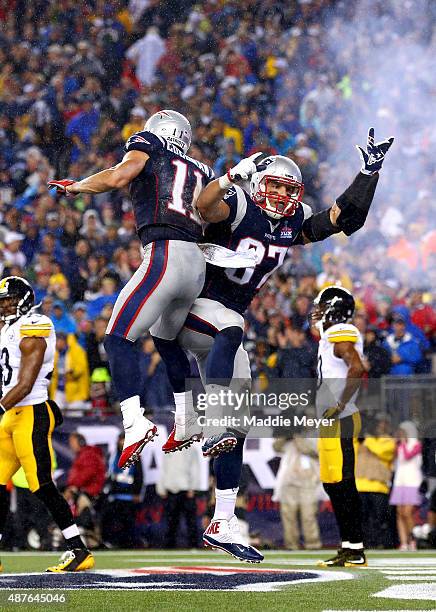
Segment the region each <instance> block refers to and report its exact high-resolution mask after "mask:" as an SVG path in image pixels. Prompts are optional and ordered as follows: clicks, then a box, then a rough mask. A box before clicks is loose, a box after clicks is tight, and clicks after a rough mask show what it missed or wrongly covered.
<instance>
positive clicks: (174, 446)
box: [162, 425, 203, 453]
mask: <svg viewBox="0 0 436 612" xmlns="http://www.w3.org/2000/svg"><path fill="white" fill-rule="evenodd" d="M175 434H176V426H175V425H174V427H173V429H172V431H171V433H170V435H169V436H168V440H167V441H166V442H165V444H164V445H163V446H162V450H163V452H164V453H175V452H176V451H179V450H180V451H181V450H183V449H184V448H189V447H190V446H191V445H192V444H193V443H194V442H199V441H200V440H201V438H202V437H203V436H202V434H201V433H198V434H194V435H193V436H191V437H190V438H188V440H176V439H175Z"/></svg>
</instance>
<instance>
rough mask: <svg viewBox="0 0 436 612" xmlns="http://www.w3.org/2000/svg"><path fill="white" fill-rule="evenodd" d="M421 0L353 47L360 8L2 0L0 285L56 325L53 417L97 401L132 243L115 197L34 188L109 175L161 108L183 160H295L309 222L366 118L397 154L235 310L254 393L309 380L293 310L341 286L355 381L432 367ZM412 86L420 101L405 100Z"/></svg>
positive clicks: (381, 11)
mask: <svg viewBox="0 0 436 612" xmlns="http://www.w3.org/2000/svg"><path fill="white" fill-rule="evenodd" d="M418 4H419V10H416V11H412V12H411V11H409V10H408V7H407V3H395V2H394V1H393V0H388V1H384V2H378V1H375V0H374V2H372V3H371V6H372V8H373V9H374V10H375V11H376V13H377V17H378V19H379V20H380V23H381V24H385V25H386V27H384V28H374V29H372V28H370V29H367V30H366V31H365V35H364V36H363V35H362V36H359V35H356V36H354V37H351V36H349V30H348V24H349V23H350V22H352V21H353V19H356V14H355V10H356V6H357V5H356V4H355V3H348V2H340V1H336V0H297V1H295V2H289V1H282V0H263V1H262V2H259V1H258V0H246V1H245V2H243V3H241V2H237V1H235V0H228V1H226V0H204V1H203V2H201V3H198V4H195V2H193V1H189V0H187V1H185V2H183V3H181V2H176V1H172V0H125V1H123V0H105V1H104V2H103V1H102V0H94V1H89V0H86V1H85V0H75V1H73V0H63V2H61V3H59V2H55V1H54V0H49V1H44V0H36V1H35V2H32V3H28V2H25V0H10V1H9V2H7V3H6V2H1V3H0V273H1V275H2V276H4V275H6V274H16V275H24V276H25V277H26V278H28V280H30V281H31V282H32V283H33V286H34V288H35V292H36V297H37V300H38V301H39V302H41V310H42V312H44V313H45V314H47V315H49V316H50V317H51V318H52V319H53V321H54V324H55V328H56V331H57V335H58V340H57V349H58V359H57V364H56V370H55V375H54V377H53V381H52V393H53V396H55V397H57V398H58V399H60V403H61V404H62V405H63V406H68V407H69V408H71V409H72V410H74V409H75V408H80V407H83V406H84V405H92V406H93V407H94V408H96V409H98V410H99V411H100V412H103V413H104V412H105V411H110V409H111V406H112V404H113V398H112V392H111V388H110V375H109V371H108V367H107V365H108V364H107V359H106V355H105V351H104V347H103V339H104V331H105V327H106V323H107V321H108V319H109V317H110V314H111V309H112V306H113V304H114V302H115V299H116V297H117V295H118V293H119V291H120V289H121V288H122V287H123V285H124V284H125V283H126V282H127V280H128V279H129V278H130V276H131V275H132V273H133V272H134V271H135V270H136V269H137V268H138V266H139V265H140V262H141V244H140V242H139V240H138V238H137V236H136V234H135V223H134V218H133V213H132V210H131V208H130V204H129V198H128V194H127V192H124V191H122V192H118V191H115V192H111V193H107V194H100V195H98V196H95V197H92V196H89V195H82V196H80V197H77V198H75V199H72V198H68V199H67V198H60V199H59V198H57V197H55V195H54V194H52V193H50V192H49V191H48V190H47V187H46V183H47V180H49V179H51V178H54V177H58V178H60V177H70V178H74V179H80V178H81V177H83V176H87V175H89V174H91V173H93V172H96V171H98V170H100V169H103V168H107V167H110V166H112V165H114V164H116V163H117V162H118V161H119V160H120V159H121V157H122V154H123V153H122V147H123V144H124V142H125V141H126V139H127V138H128V137H129V136H130V135H132V134H133V133H135V132H136V131H138V130H141V129H142V127H143V124H144V122H145V119H146V117H148V116H149V115H150V114H152V113H154V112H155V111H157V110H159V109H162V108H173V109H176V110H178V111H180V112H183V113H185V114H186V115H187V116H188V117H189V119H190V121H191V123H192V125H193V128H194V139H193V142H194V144H193V146H192V147H191V152H190V154H191V155H192V156H193V157H195V158H197V159H199V160H201V161H204V162H206V163H208V164H210V165H211V166H213V167H214V169H215V172H216V174H217V175H220V174H223V173H224V172H225V171H226V169H227V168H228V167H231V166H232V165H234V164H235V163H236V162H237V161H238V160H239V159H240V158H241V157H243V156H247V155H250V154H251V153H253V152H255V151H257V150H262V151H265V152H271V153H279V154H283V155H288V156H289V157H291V158H292V159H293V160H294V161H295V162H296V163H297V164H298V165H299V166H300V168H301V170H302V174H303V180H304V184H305V197H304V200H305V202H306V203H308V204H310V205H311V206H312V208H313V209H314V210H319V209H320V208H322V207H325V206H328V205H330V204H331V202H332V201H334V198H335V196H337V195H339V194H340V193H341V191H342V190H343V188H344V187H345V186H346V184H347V181H348V180H349V179H350V178H351V176H352V175H353V174H354V173H356V172H357V170H358V156H357V154H353V145H354V143H355V142H358V141H359V139H362V138H364V137H365V134H364V132H363V131H362V128H361V125H363V127H364V128H366V126H367V124H366V115H365V113H367V112H368V108H370V109H371V113H372V115H373V120H374V122H375V125H376V129H377V126H379V128H380V130H381V131H382V132H383V134H379V135H384V136H386V135H391V134H390V133H388V132H392V134H393V135H395V137H396V144H395V146H394V148H393V155H392V160H390V162H389V164H388V165H387V166H386V168H385V170H384V171H383V176H382V177H381V179H380V186H379V189H378V193H377V197H376V201H375V203H374V206H373V209H372V210H371V213H370V215H369V218H368V221H367V223H366V226H365V228H364V229H362V230H361V231H360V232H358V233H357V234H356V235H355V236H353V237H352V238H351V239H349V240H348V241H345V239H344V236H343V235H340V236H335V237H333V238H331V239H329V240H328V241H326V242H323V243H322V244H319V245H311V246H310V247H304V248H303V247H296V248H294V249H293V250H292V253H291V254H290V256H289V259H288V260H287V261H286V263H285V265H284V266H283V267H282V268H281V269H280V270H279V271H278V272H277V273H276V274H275V275H274V276H273V277H272V278H271V280H270V282H269V283H268V285H267V286H266V287H265V288H264V289H263V290H262V291H261V293H260V294H259V295H258V296H257V297H256V298H255V300H254V301H253V303H252V305H251V307H250V309H249V311H248V312H247V325H246V333H245V343H246V347H247V349H248V350H249V352H250V354H251V357H252V367H253V374H254V375H255V376H257V377H259V378H260V379H261V380H263V381H264V384H267V381H268V379H269V378H272V377H286V378H308V377H312V376H313V375H314V368H315V354H316V340H315V339H314V337H313V336H312V334H311V332H310V330H309V328H308V323H307V314H308V312H309V309H310V305H311V301H312V299H313V297H314V296H315V295H316V293H317V292H318V291H319V289H321V288H322V287H324V286H326V285H328V284H332V283H338V282H339V283H341V284H342V285H343V286H344V287H347V288H349V289H352V290H353V293H354V295H355V296H356V298H357V305H358V308H357V313H356V318H355V323H356V325H357V326H358V327H359V329H360V330H361V331H362V333H363V334H364V337H365V347H366V360H367V368H368V375H369V376H370V377H376V378H377V377H380V376H382V375H384V374H392V375H399V376H407V375H411V374H415V373H418V374H419V373H429V372H431V371H432V368H433V372H434V371H435V369H436V366H435V364H434V361H433V364H432V356H434V353H435V348H436V310H435V306H434V288H435V286H436V205H435V202H436V198H435V195H436V194H435V184H436V181H435V178H436V177H435V172H436V171H435V165H434V162H433V160H434V157H435V154H436V128H435V126H434V122H431V121H429V117H430V115H429V113H428V110H429V109H430V110H431V109H433V108H434V104H435V96H436V92H435V89H434V88H433V89H432V87H431V78H432V76H433V75H432V72H431V70H429V68H428V66H429V65H431V58H433V57H434V55H435V53H436V28H435V25H436V11H435V10H434V4H433V3H431V2H426V1H422V2H419V3H418ZM423 17H424V18H423ZM354 23H355V24H356V22H354ZM423 24H425V26H424V27H423ZM362 27H363V26H362ZM332 40H340V41H341V47H340V49H339V50H338V49H335V48H334V47H333V46H332V44H331V41H332ZM400 40H401V41H402V42H403V46H402V47H400V46H399V45H398V43H399V41H400ZM404 41H406V43H407V44H405V45H404ZM396 45H398V48H397V47H396ZM408 45H409V46H408ZM386 46H389V48H390V49H393V50H394V51H395V50H396V49H397V51H398V58H399V60H401V59H404V60H407V58H404V57H403V54H404V53H405V51H403V50H402V49H406V50H407V49H409V48H413V49H415V50H416V49H418V50H419V54H418V59H417V62H415V64H413V63H412V62H407V61H405V62H404V63H405V64H408V65H409V66H410V69H408V70H407V71H406V74H405V76H404V79H405V82H406V83H407V90H406V91H405V90H404V89H403V88H401V87H398V89H397V90H395V88H394V89H393V90H392V91H390V92H389V94H388V96H389V101H390V104H389V105H388V104H386V102H385V100H386V95H385V94H386V91H385V88H386V83H385V81H384V79H385V74H383V72H382V71H380V72H379V73H377V71H374V70H373V65H372V64H371V62H369V61H368V62H366V61H365V60H366V58H365V55H364V53H365V48H366V49H367V48H369V47H371V49H372V50H373V51H374V54H375V55H376V56H377V54H379V55H381V54H383V53H384V50H385V48H386ZM357 68H359V70H358V69H357ZM417 93H418V94H419V95H420V96H422V97H426V98H427V105H424V106H423V107H420V108H416V107H415V106H414V97H413V95H412V94H415V96H416V94H417ZM404 110H406V112H402V111H404ZM360 113H361V116H362V119H361V120H359V123H357V122H356V117H359V116H360ZM380 130H379V131H380ZM376 133H377V132H376ZM345 136H346V141H345V142H344V138H345ZM141 350H142V354H143V362H142V374H143V381H144V385H143V386H144V398H143V402H144V405H147V406H148V407H149V408H151V409H159V408H162V407H166V406H168V405H170V404H171V394H170V392H169V388H168V384H167V381H166V373H165V368H164V366H163V364H162V362H161V361H160V358H159V355H158V354H157V353H156V352H155V351H154V347H153V343H152V341H151V340H150V339H148V338H145V339H144V340H143V341H142V343H141ZM316 537H317V536H316ZM316 537H315V539H316Z"/></svg>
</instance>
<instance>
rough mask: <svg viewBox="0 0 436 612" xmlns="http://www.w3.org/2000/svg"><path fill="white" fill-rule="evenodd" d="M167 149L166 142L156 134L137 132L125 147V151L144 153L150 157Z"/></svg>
mask: <svg viewBox="0 0 436 612" xmlns="http://www.w3.org/2000/svg"><path fill="white" fill-rule="evenodd" d="M165 147H166V141H165V139H164V138H161V137H160V136H156V134H152V133H151V132H146V131H142V132H136V133H135V134H132V135H131V136H130V138H129V139H128V141H127V142H126V144H125V145H124V151H125V152H126V153H127V152H128V151H142V152H143V153H147V154H148V155H152V154H153V153H157V152H158V151H162V150H164V149H165Z"/></svg>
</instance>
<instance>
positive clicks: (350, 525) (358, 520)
mask: <svg viewBox="0 0 436 612" xmlns="http://www.w3.org/2000/svg"><path fill="white" fill-rule="evenodd" d="M341 484H342V495H343V498H344V505H345V507H346V508H347V514H346V518H347V532H348V541H349V542H350V544H360V543H361V542H363V532H362V501H361V499H360V496H359V492H358V491H357V487H356V481H355V479H354V478H348V479H347V480H343V481H342V483H341Z"/></svg>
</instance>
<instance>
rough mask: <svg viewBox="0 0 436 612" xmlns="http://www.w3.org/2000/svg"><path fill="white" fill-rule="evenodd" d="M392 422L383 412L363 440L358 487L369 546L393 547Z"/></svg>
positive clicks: (366, 546)
mask: <svg viewBox="0 0 436 612" xmlns="http://www.w3.org/2000/svg"><path fill="white" fill-rule="evenodd" d="M390 430H391V421H390V418H389V416H388V415H387V414H379V415H377V417H376V424H375V429H374V434H373V435H366V436H365V439H364V440H363V441H362V442H361V443H360V445H359V450H358V455H357V466H356V486H357V490H358V491H359V493H360V498H361V500H362V526H363V534H364V544H365V548H392V547H393V545H394V541H393V537H392V534H391V532H390V527H389V526H390V520H389V519H390V507H389V491H390V487H391V479H392V474H393V462H394V458H395V451H396V445H395V440H394V438H393V437H392V436H391V434H390Z"/></svg>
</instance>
